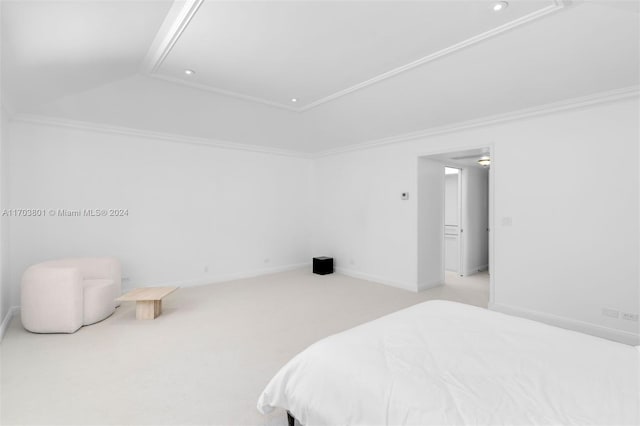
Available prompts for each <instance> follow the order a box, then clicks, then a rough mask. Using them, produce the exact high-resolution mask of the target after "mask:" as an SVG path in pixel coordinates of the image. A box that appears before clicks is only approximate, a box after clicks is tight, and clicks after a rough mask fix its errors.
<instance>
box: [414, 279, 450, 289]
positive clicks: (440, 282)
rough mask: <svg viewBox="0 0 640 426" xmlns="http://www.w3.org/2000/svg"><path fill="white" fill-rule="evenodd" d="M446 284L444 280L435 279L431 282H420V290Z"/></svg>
mask: <svg viewBox="0 0 640 426" xmlns="http://www.w3.org/2000/svg"><path fill="white" fill-rule="evenodd" d="M441 285H444V280H439V281H434V282H431V283H418V291H424V290H429V289H430V288H434V287H439V286H441Z"/></svg>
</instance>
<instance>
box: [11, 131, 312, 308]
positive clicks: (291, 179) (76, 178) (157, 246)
mask: <svg viewBox="0 0 640 426" xmlns="http://www.w3.org/2000/svg"><path fill="white" fill-rule="evenodd" d="M10 155H11V165H10V175H11V182H10V193H11V199H10V204H11V207H12V208H38V209H46V210H49V209H55V210H57V209H110V208H118V209H128V211H129V216H127V217H51V216H47V217H41V218H12V220H11V229H10V239H11V248H10V249H11V250H10V251H11V254H10V256H11V283H12V288H13V295H12V298H13V301H14V303H15V304H18V303H19V300H18V298H19V291H18V289H19V280H20V276H21V274H22V272H23V270H24V269H25V268H26V267H27V266H28V265H30V264H32V263H35V262H39V261H42V260H45V259H51V258H59V257H64V256H77V255H114V256H117V257H119V258H120V259H121V260H122V262H123V269H124V270H123V275H124V276H126V277H129V278H130V280H129V281H128V282H125V283H123V286H125V287H132V286H136V287H139V286H150V285H154V284H161V283H177V284H179V285H189V284H193V283H205V282H212V281H217V280H223V279H231V278H236V277H241V276H247V275H252V274H260V273H265V272H270V271H277V270H281V269H285V268H288V267H294V266H300V265H301V264H307V263H309V262H310V258H311V253H310V247H309V239H310V238H309V232H308V229H309V228H308V221H309V191H308V188H309V178H310V176H309V173H310V171H311V163H310V160H308V159H305V158H296V157H287V156H279V155H271V154H264V153H255V152H246V151H236V150H225V149H220V148H213V147H208V146H201V145H193V144H183V143H175V142H169V141H163V140H154V139H148V138H143V137H138V136H127V135H117V134H109V133H100V132H96V131H87V130H78V129H72V128H64V127H54V126H48V125H38V124H27V123H20V122H12V123H11V126H10Z"/></svg>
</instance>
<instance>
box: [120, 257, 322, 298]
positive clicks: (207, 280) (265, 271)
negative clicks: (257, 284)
mask: <svg viewBox="0 0 640 426" xmlns="http://www.w3.org/2000/svg"><path fill="white" fill-rule="evenodd" d="M303 268H311V263H310V262H304V263H294V264H291V265H284V266H273V267H269V268H262V269H256V270H253V271H251V272H236V273H232V274H222V275H211V276H208V277H204V278H198V279H193V280H178V281H158V282H151V283H146V284H145V285H143V286H139V287H156V286H173V287H196V286H201V285H207V284H217V283H222V282H227V281H235V280H241V279H245V278H255V277H260V276H262V275H270V274H276V273H279V272H287V271H293V270H296V269H303ZM132 288H133V287H130V286H126V287H123V288H122V290H123V291H129V290H131V289H132Z"/></svg>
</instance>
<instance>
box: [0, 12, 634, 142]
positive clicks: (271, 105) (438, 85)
mask: <svg viewBox="0 0 640 426" xmlns="http://www.w3.org/2000/svg"><path fill="white" fill-rule="evenodd" d="M491 3H492V2H487V1H484V0H475V1H466V2H461V1H422V2H415V1H414V2H401V1H370V2H367V1H299V2H286V1H282V2H277V1H255V2H248V1H233V2H230V1H212V0H206V1H204V2H203V3H202V4H200V2H199V1H196V0H183V1H177V2H171V1H155V0H147V1H144V0H139V1H107V0H105V1H79V0H76V1H57V0H52V1H16V0H9V1H7V0H4V1H3V2H2V48H3V51H2V57H3V88H4V93H3V103H4V104H5V106H8V107H9V108H10V109H12V110H13V111H14V112H16V113H21V114H37V115H45V116H52V117H58V118H62V119H67V120H80V121H88V122H95V123H102V124H106V125H112V126H122V127H130V128H134V129H141V130H149V131H154V132H166V133H172V134H177V135H184V136H189V137H197V138H207V139H216V140H224V141H230V142H235V143H242V144H252V145H258V146H263V147H272V148H278V149H286V150H292V151H298V152H306V153H313V152H319V151H326V150H330V149H336V148H341V147H344V146H349V145H352V144H356V143H361V142H366V141H371V140H377V139H382V138H388V137H392V136H394V135H398V134H403V133H408V132H415V131H420V130H424V129H429V128H433V127H438V126H444V125H448V124H452V123H456V122H461V121H466V120H472V119H477V118H480V117H486V116H490V115H494V114H501V113H506V112H509V111H514V110H519V109H523V108H530V107H534V106H537V105H542V104H546V103H551V102H557V101H561V100H564V99H568V98H575V97H581V96H586V95H590V94H593V93H598V92H603V91H608V90H613V89H619V88H627V87H631V86H637V85H638V84H639V74H640V67H639V60H640V59H639V58H640V56H639V51H640V43H639V31H640V26H639V17H640V15H639V14H638V8H637V4H638V2H637V1H633V2H621V1H607V0H602V1H594V2H580V1H574V2H573V3H571V4H570V5H568V6H566V7H560V6H562V5H563V4H564V3H555V2H553V1H543V0H538V1H524V0H512V1H511V2H510V6H509V8H507V9H506V10H505V11H504V12H501V13H495V12H493V11H491V9H490V5H491ZM189 18H190V19H189ZM185 68H189V69H194V70H195V71H196V74H195V75H194V76H191V77H188V76H186V75H185V74H184V72H183V71H184V69H185ZM293 97H295V98H297V99H298V102H296V103H295V104H294V103H292V102H290V99H291V98H293Z"/></svg>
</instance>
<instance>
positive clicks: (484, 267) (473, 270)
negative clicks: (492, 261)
mask: <svg viewBox="0 0 640 426" xmlns="http://www.w3.org/2000/svg"><path fill="white" fill-rule="evenodd" d="M487 269H489V265H487V264H484V265H478V266H473V267H471V268H469V269H467V270H466V271H464V276H465V277H468V276H469V275H473V274H477V273H478V272H482V271H486V270H487Z"/></svg>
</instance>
